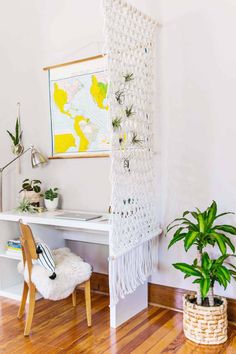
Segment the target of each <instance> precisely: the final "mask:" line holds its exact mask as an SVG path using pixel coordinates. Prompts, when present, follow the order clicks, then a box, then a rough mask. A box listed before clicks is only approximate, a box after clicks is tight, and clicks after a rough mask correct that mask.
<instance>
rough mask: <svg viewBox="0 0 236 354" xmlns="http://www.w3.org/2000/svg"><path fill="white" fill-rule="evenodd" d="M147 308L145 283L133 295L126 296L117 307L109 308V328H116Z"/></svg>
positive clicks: (146, 287)
mask: <svg viewBox="0 0 236 354" xmlns="http://www.w3.org/2000/svg"><path fill="white" fill-rule="evenodd" d="M147 307H148V286H147V282H145V283H144V284H143V285H140V286H139V287H138V288H137V289H136V291H135V292H134V293H132V294H130V295H127V296H126V297H125V299H122V300H120V301H119V302H118V304H117V305H115V306H111V307H110V327H112V328H117V327H118V326H120V325H121V324H122V323H124V322H126V321H127V320H129V319H130V318H131V317H133V316H135V315H136V314H137V313H139V312H140V311H142V310H144V309H145V308H147Z"/></svg>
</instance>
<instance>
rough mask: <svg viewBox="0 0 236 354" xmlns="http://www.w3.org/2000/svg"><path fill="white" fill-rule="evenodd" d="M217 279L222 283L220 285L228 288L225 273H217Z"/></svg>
mask: <svg viewBox="0 0 236 354" xmlns="http://www.w3.org/2000/svg"><path fill="white" fill-rule="evenodd" d="M216 277H217V278H216V279H217V281H218V282H219V283H220V285H223V287H224V288H225V289H226V288H227V280H226V279H225V277H224V275H223V274H222V273H220V272H218V273H217V276H216Z"/></svg>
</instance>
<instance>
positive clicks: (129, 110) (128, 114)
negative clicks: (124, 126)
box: [125, 105, 135, 118]
mask: <svg viewBox="0 0 236 354" xmlns="http://www.w3.org/2000/svg"><path fill="white" fill-rule="evenodd" d="M125 114H126V117H127V118H129V117H131V116H133V115H134V114H135V112H134V110H133V105H131V106H130V107H126V108H125Z"/></svg>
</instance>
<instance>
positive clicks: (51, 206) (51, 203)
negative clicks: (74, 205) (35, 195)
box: [44, 198, 58, 211]
mask: <svg viewBox="0 0 236 354" xmlns="http://www.w3.org/2000/svg"><path fill="white" fill-rule="evenodd" d="M44 204H45V207H46V209H47V210H48V211H54V210H56V209H57V207H58V198H55V199H53V200H49V199H44Z"/></svg>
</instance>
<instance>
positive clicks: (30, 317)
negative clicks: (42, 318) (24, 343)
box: [24, 284, 36, 336]
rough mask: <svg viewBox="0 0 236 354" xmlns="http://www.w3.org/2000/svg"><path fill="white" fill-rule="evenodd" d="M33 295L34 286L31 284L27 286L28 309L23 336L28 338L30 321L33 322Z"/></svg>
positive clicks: (34, 291)
mask: <svg viewBox="0 0 236 354" xmlns="http://www.w3.org/2000/svg"><path fill="white" fill-rule="evenodd" d="M35 293H36V288H35V286H34V285H33V284H30V286H29V309H28V314H27V319H26V325H25V332H24V336H28V335H29V333H30V329H31V325H32V320H33V316H34V308H35Z"/></svg>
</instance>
